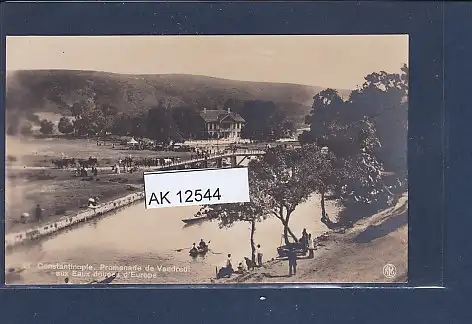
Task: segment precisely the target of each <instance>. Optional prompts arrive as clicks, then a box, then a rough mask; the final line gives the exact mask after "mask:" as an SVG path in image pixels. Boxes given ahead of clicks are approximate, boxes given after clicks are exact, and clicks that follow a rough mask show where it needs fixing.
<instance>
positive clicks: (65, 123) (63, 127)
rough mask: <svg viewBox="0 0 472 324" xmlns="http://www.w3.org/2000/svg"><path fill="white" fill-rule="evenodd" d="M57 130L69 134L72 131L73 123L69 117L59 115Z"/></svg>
mask: <svg viewBox="0 0 472 324" xmlns="http://www.w3.org/2000/svg"><path fill="white" fill-rule="evenodd" d="M57 130H58V131H59V132H61V133H62V134H71V133H72V132H73V131H74V125H73V124H72V123H71V121H70V120H69V118H67V117H61V119H60V120H59V123H58V124H57Z"/></svg>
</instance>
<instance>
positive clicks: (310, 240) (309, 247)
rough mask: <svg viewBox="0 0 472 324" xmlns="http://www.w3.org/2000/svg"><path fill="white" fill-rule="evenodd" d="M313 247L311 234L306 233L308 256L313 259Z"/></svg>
mask: <svg viewBox="0 0 472 324" xmlns="http://www.w3.org/2000/svg"><path fill="white" fill-rule="evenodd" d="M313 249H314V244H313V240H312V238H311V234H308V252H309V255H308V257H309V258H310V259H313V258H314V257H315V255H314V252H313Z"/></svg>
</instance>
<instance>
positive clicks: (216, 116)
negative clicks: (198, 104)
mask: <svg viewBox="0 0 472 324" xmlns="http://www.w3.org/2000/svg"><path fill="white" fill-rule="evenodd" d="M200 116H201V117H202V118H203V120H204V121H205V122H221V121H222V120H223V119H225V118H227V117H230V118H232V119H233V120H234V121H237V122H241V123H244V122H246V121H245V120H244V118H243V117H241V115H240V114H238V113H235V112H228V111H226V110H208V109H207V110H203V111H201V112H200Z"/></svg>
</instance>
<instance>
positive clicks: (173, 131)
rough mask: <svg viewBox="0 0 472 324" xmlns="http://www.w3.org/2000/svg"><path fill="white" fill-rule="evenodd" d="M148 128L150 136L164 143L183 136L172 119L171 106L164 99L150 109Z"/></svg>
mask: <svg viewBox="0 0 472 324" xmlns="http://www.w3.org/2000/svg"><path fill="white" fill-rule="evenodd" d="M146 128H147V134H148V136H149V138H151V139H153V140H156V141H158V142H160V143H162V144H169V143H170V142H175V141H177V140H181V138H182V137H181V135H180V134H179V132H178V129H177V127H176V125H175V123H174V120H173V119H172V114H171V109H170V107H169V106H167V107H166V106H164V102H163V101H160V102H159V105H158V106H157V107H154V108H151V109H150V110H149V111H148V113H147V119H146Z"/></svg>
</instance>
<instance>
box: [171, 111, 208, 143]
mask: <svg viewBox="0 0 472 324" xmlns="http://www.w3.org/2000/svg"><path fill="white" fill-rule="evenodd" d="M172 119H173V122H174V123H175V125H176V127H177V129H178V131H179V133H180V134H181V135H182V137H183V138H184V139H191V138H194V137H197V136H198V135H199V134H201V133H202V131H203V130H204V124H203V120H202V118H201V117H200V115H199V114H198V112H196V111H195V110H194V109H193V108H191V107H189V106H177V107H175V108H173V109H172Z"/></svg>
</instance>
